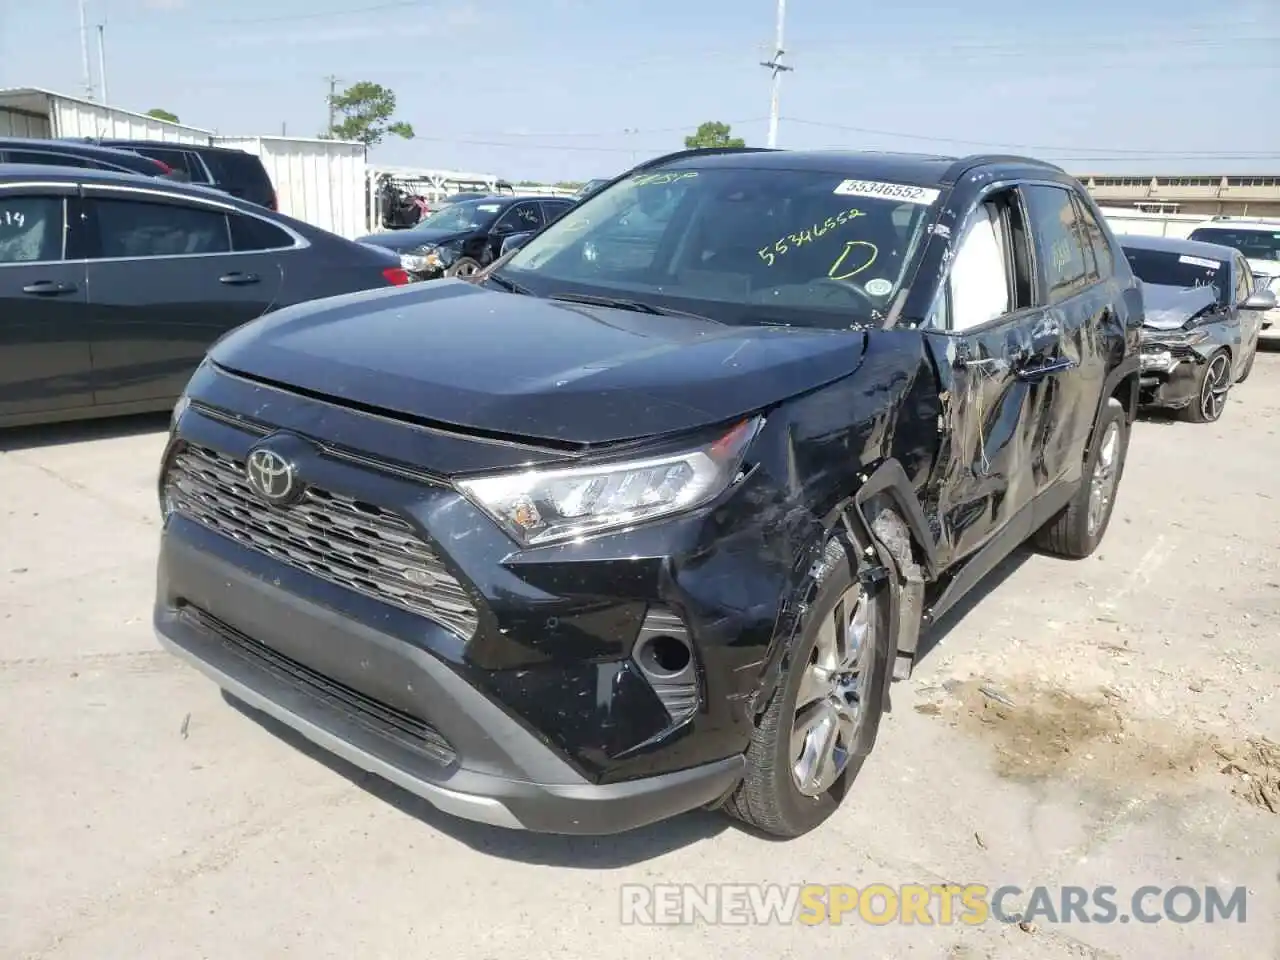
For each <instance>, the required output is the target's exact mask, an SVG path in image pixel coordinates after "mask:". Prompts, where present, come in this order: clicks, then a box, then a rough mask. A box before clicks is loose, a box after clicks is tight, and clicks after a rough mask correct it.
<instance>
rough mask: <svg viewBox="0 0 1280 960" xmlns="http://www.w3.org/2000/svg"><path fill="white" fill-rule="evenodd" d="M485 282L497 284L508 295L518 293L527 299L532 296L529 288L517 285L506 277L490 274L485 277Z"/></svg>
mask: <svg viewBox="0 0 1280 960" xmlns="http://www.w3.org/2000/svg"><path fill="white" fill-rule="evenodd" d="M485 280H487V281H489V282H490V283H496V284H497V285H498V286H500V287H501V288H502V289H503V290H506V291H507V292H508V293H518V294H521V295H523V296H526V297H527V296H531V292H530V290H529V289H528V288H526V287H522V286H520V284H518V283H516V282H515V281H514V280H508V279H507V278H506V277H500V276H498V275H497V274H496V273H491V274H489V275H488V276H487V277H485Z"/></svg>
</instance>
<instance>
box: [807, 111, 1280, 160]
mask: <svg viewBox="0 0 1280 960" xmlns="http://www.w3.org/2000/svg"><path fill="white" fill-rule="evenodd" d="M786 119H787V120H788V121H789V122H790V123H798V124H801V125H803V126H808V127H820V128H822V129H825V130H842V131H845V132H848V133H860V134H864V135H870V136H876V137H894V138H895V139H899V140H920V141H924V142H926V143H948V144H962V145H967V146H971V147H991V148H994V149H999V150H1033V151H1038V152H1050V153H1056V152H1069V151H1072V150H1086V151H1089V152H1090V153H1099V154H1102V153H1108V154H1115V155H1116V156H1114V157H1113V159H1116V160H1124V159H1126V158H1127V157H1130V156H1135V157H1148V158H1150V157H1160V156H1168V157H1177V158H1181V159H1194V158H1195V157H1197V156H1198V157H1202V158H1203V159H1206V160H1235V159H1238V160H1258V159H1264V160H1265V159H1270V158H1271V156H1272V155H1271V154H1258V153H1239V152H1231V151H1194V150H1193V151H1187V150H1150V149H1124V148H1120V147H1084V146H1074V147H1062V146H1056V147H1055V146H1046V145H1045V144H1033V143H1001V142H998V141H993V140H969V139H966V138H964V137H938V136H930V135H927V134H921V133H906V132H904V131H901V130H876V129H872V128H870V127H851V126H846V125H844V124H839V123H824V122H822V121H820V120H802V119H800V118H799V117H787V118H786ZM1084 159H1089V158H1087V157H1086V158H1084Z"/></svg>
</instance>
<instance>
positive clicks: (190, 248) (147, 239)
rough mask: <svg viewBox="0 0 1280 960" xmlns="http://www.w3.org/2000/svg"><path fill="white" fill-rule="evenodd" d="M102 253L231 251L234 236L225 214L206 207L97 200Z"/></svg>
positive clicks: (116, 255)
mask: <svg viewBox="0 0 1280 960" xmlns="http://www.w3.org/2000/svg"><path fill="white" fill-rule="evenodd" d="M93 206H94V213H95V215H96V218H97V224H98V241H99V253H98V255H99V256H100V257H102V258H104V259H111V258H122V257H176V256H190V255H193V254H201V253H227V252H229V251H230V250H231V236H230V231H229V230H228V227H227V218H226V215H225V214H222V213H219V212H217V211H214V210H209V209H206V208H203V207H193V206H186V205H183V204H175V203H149V202H146V201H141V200H107V199H97V200H95V201H94V204H93Z"/></svg>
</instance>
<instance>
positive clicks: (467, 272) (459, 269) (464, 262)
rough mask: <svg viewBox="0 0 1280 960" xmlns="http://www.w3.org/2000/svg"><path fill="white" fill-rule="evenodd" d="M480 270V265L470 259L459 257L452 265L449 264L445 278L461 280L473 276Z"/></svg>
mask: <svg viewBox="0 0 1280 960" xmlns="http://www.w3.org/2000/svg"><path fill="white" fill-rule="evenodd" d="M479 270H480V263H479V261H477V260H473V259H471V258H470V257H459V258H458V259H457V260H455V261H454V262H453V263H451V264H449V266H448V268H447V269H446V270H445V272H444V275H445V276H446V277H458V278H459V279H461V280H465V279H467V277H470V276H474V275H475V274H476V273H477V272H478V271H479Z"/></svg>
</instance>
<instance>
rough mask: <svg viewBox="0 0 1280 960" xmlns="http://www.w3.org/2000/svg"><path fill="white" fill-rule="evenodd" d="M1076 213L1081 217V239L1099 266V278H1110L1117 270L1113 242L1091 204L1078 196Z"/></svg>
mask: <svg viewBox="0 0 1280 960" xmlns="http://www.w3.org/2000/svg"><path fill="white" fill-rule="evenodd" d="M1076 208H1077V209H1076V213H1077V215H1078V217H1079V223H1080V229H1081V239H1082V240H1083V242H1084V243H1085V245H1086V246H1087V247H1088V248H1089V249H1090V250H1091V251H1092V253H1093V259H1094V262H1095V263H1096V264H1097V267H1098V279H1100V280H1109V279H1111V277H1112V276H1113V275H1114V274H1115V272H1116V259H1115V255H1114V254H1113V253H1112V252H1111V244H1110V243H1108V242H1107V235H1106V233H1104V232H1103V230H1102V226H1101V225H1100V224H1099V223H1098V218H1097V217H1095V216H1094V215H1093V211H1092V210H1091V209H1090V208H1089V205H1088V204H1087V203H1085V202H1084V201H1082V200H1081V199H1080V198H1079V197H1076Z"/></svg>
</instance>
